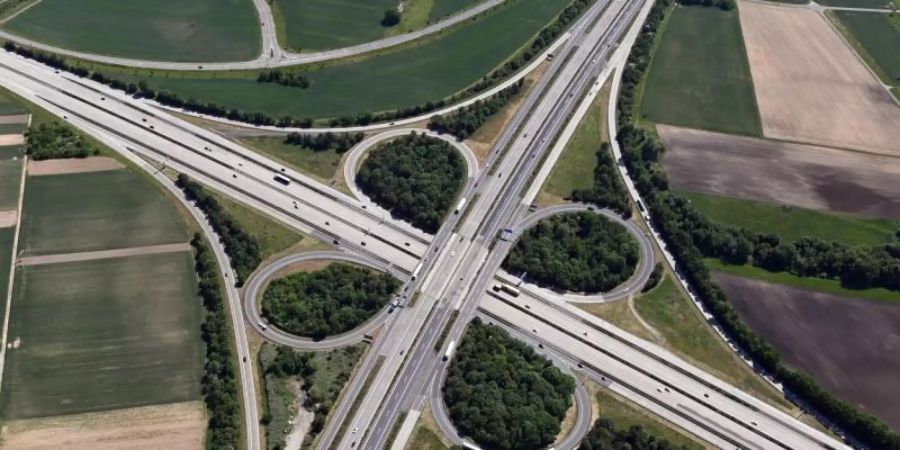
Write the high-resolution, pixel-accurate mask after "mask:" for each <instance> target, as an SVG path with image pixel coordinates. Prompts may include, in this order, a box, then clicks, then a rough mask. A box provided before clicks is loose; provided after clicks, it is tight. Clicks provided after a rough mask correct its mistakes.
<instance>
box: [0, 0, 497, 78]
mask: <svg viewBox="0 0 900 450" xmlns="http://www.w3.org/2000/svg"><path fill="white" fill-rule="evenodd" d="M504 1H506V0H485V1H483V2H482V3H479V4H478V5H476V6H473V7H472V8H469V9H467V10H465V11H462V12H460V13H458V14H455V15H453V16H450V17H448V18H446V19H444V20H442V21H440V22H436V23H434V24H431V25H429V26H427V27H425V28H422V29H420V30H417V31H413V32H410V33H406V34H401V35H397V36H392V37H389V38H384V39H379V40H377V41H372V42H367V43H365V44H359V45H354V46H352V47H344V48H339V49H333V50H323V51H317V52H309V53H291V52H287V51H285V50H283V49H282V48H281V47H280V46H279V44H278V37H277V36H276V34H277V33H276V30H275V20H274V18H273V17H272V10H271V8H270V7H269V4H268V2H267V0H253V4H254V6H255V7H256V10H257V14H258V16H259V19H260V28H261V32H262V48H261V53H260V55H259V56H258V57H257V58H256V59H253V60H251V61H235V62H166V61H145V60H141V59H131V58H118V57H115V56H104V55H96V54H92V53H84V52H77V51H73V50H67V49H64V48H60V47H55V46H52V45H47V44H43V43H41V42H38V41H35V40H32V39H26V38H23V37H21V36H17V35H15V34H12V33H9V32H6V31H0V38H3V39H8V40H10V41H13V42H17V43H19V44H21V45H27V46H29V47H34V48H37V49H40V50H44V51H48V52H53V53H57V54H60V55H65V56H70V57H73V58H78V59H83V60H85V61H92V62H98V63H104V64H112V65H116V66H125V67H135V68H141V69H155V70H250V69H265V68H276V67H286V66H295V65H299V64H310V63H316V62H324V61H330V60H334V59H341V58H348V57H351V56H357V55H362V54H364V53H370V52H374V51H377V50H382V49H386V48H390V47H394V46H397V45H400V44H405V43H407V42H411V41H414V40H416V39H419V38H422V37H425V36H428V35H431V34H435V33H439V32H441V31H443V30H445V29H447V28H450V27H452V26H454V25H456V24H459V23H462V22H465V21H466V20H469V19H471V18H473V17H475V16H477V15H479V14H481V13H483V12H485V11H487V10H489V9H491V8H493V7H495V6H497V5H500V4H501V3H503V2H504Z"/></svg>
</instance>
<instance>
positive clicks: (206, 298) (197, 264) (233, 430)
mask: <svg viewBox="0 0 900 450" xmlns="http://www.w3.org/2000/svg"><path fill="white" fill-rule="evenodd" d="M191 246H192V247H193V248H194V268H195V269H196V271H197V277H198V278H199V289H198V295H199V296H200V299H201V300H202V301H203V307H204V308H205V310H206V314H205V320H204V322H203V326H202V328H201V330H202V333H203V341H204V342H205V343H206V346H205V347H206V363H205V365H204V371H205V372H204V375H203V379H202V391H203V398H204V400H205V401H206V409H207V411H208V415H209V422H208V430H207V439H208V443H209V448H215V449H235V448H237V447H238V439H239V438H240V436H241V411H240V409H241V407H240V403H239V401H238V390H237V380H236V378H237V376H236V375H235V368H234V358H235V355H234V353H233V352H232V349H231V348H232V347H231V324H230V323H229V322H228V316H227V314H226V312H225V299H224V298H223V297H222V289H221V286H220V285H219V275H218V273H219V267H218V265H217V264H216V260H215V256H214V255H213V253H212V251H211V250H210V249H209V247H208V246H207V245H206V243H205V242H203V237H202V236H200V234H199V233H198V234H195V235H194V238H193V239H192V240H191Z"/></svg>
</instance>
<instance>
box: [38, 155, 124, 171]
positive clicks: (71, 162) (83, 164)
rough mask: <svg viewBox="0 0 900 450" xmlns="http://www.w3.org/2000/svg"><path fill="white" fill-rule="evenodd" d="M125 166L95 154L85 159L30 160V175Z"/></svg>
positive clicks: (110, 168) (111, 168) (113, 168)
mask: <svg viewBox="0 0 900 450" xmlns="http://www.w3.org/2000/svg"><path fill="white" fill-rule="evenodd" d="M123 167H125V166H123V165H122V163H120V162H118V161H116V160H115V159H113V158H109V157H106V156H95V157H92V158H84V159H48V160H45V161H28V175H31V176H41V175H62V174H69V173H82V172H103V171H107V170H116V169H121V168H123Z"/></svg>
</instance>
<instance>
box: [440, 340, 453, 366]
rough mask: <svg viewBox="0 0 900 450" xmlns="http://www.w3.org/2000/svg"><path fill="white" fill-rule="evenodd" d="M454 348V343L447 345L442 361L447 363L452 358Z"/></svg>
mask: <svg viewBox="0 0 900 450" xmlns="http://www.w3.org/2000/svg"><path fill="white" fill-rule="evenodd" d="M455 348H456V341H450V344H448V345H447V351H446V352H444V357H443V358H441V360H442V361H447V360H449V359H450V357H451V356H453V350H454V349H455Z"/></svg>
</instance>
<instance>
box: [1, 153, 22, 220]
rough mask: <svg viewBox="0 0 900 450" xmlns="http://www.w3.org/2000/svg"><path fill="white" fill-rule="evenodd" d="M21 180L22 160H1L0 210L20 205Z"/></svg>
mask: <svg viewBox="0 0 900 450" xmlns="http://www.w3.org/2000/svg"><path fill="white" fill-rule="evenodd" d="M21 180H22V161H21V160H20V161H13V160H0V211H3V210H7V209H16V207H17V206H18V205H19V184H20V183H19V182H20V181H21Z"/></svg>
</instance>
